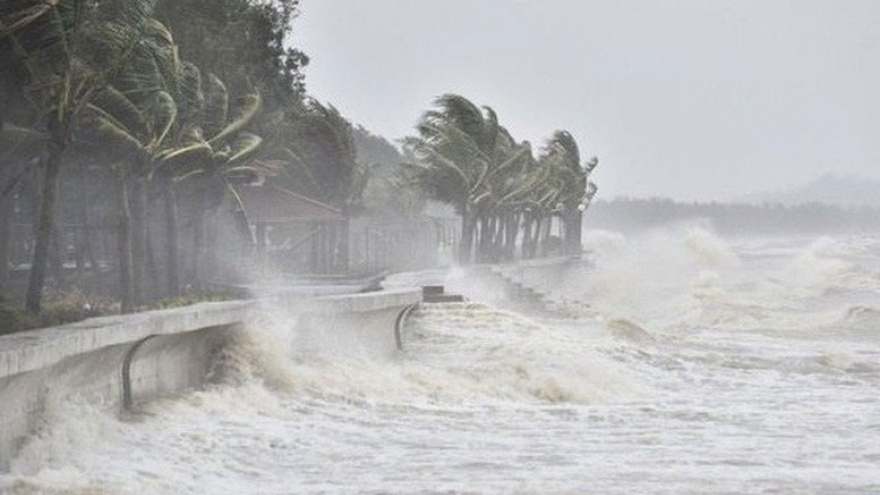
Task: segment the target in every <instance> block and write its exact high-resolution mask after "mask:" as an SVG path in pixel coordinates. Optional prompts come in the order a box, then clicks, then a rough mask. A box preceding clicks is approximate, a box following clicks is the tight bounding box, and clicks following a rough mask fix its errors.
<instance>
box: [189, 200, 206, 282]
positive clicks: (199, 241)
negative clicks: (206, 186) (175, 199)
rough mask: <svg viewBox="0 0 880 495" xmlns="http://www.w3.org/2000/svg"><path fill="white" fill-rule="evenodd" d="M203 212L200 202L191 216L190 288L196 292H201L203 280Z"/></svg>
mask: <svg viewBox="0 0 880 495" xmlns="http://www.w3.org/2000/svg"><path fill="white" fill-rule="evenodd" d="M205 212H206V210H205V209H204V208H202V202H201V201H199V202H198V206H197V207H196V211H195V215H194V216H193V251H192V256H193V260H192V270H193V280H192V286H193V288H195V290H196V291H197V292H201V291H202V288H203V284H202V281H203V280H202V279H203V278H204V275H205V274H204V264H203V259H204V253H205Z"/></svg>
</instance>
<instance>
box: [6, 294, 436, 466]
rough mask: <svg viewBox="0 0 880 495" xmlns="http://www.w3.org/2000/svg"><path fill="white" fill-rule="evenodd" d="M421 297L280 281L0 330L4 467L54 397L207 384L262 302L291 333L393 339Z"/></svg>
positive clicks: (142, 393)
mask: <svg viewBox="0 0 880 495" xmlns="http://www.w3.org/2000/svg"><path fill="white" fill-rule="evenodd" d="M352 290H356V288H352ZM420 300H421V291H420V290H419V289H417V288H413V289H396V290H390V291H377V292H369V293H363V294H360V293H358V294H336V295H330V296H315V295H309V294H304V293H303V291H302V290H297V291H283V292H280V293H276V294H274V295H272V296H267V297H263V298H259V299H254V300H243V301H230V302H216V303H200V304H195V305H192V306H187V307H182V308H176V309H169V310H159V311H149V312H144V313H137V314H133V315H124V316H109V317H102V318H92V319H89V320H85V321H81V322H77V323H73V324H69V325H63V326H59V327H53V328H46V329H39V330H33V331H29V332H22V333H17V334H12V335H6V336H0V470H6V469H8V467H9V463H10V461H11V460H12V459H13V458H14V456H15V454H16V452H17V451H18V449H19V448H20V446H21V444H22V443H23V442H24V441H25V440H26V439H27V437H28V435H30V434H31V433H32V432H33V431H34V430H35V429H36V428H38V427H39V425H40V422H41V419H42V417H43V413H44V411H45V410H46V408H47V407H49V406H50V405H54V406H55V407H57V405H58V404H63V403H64V401H67V400H73V399H74V398H75V399H77V400H86V401H90V402H94V403H96V404H101V405H104V406H106V407H108V408H111V409H113V408H115V409H117V410H119V411H122V410H124V409H125V408H126V407H128V406H130V405H131V404H133V403H136V402H141V401H145V400H150V399H153V398H156V397H161V396H168V395H174V394H179V393H182V392H184V391H186V390H189V389H196V388H198V387H201V386H204V385H205V384H206V380H207V377H208V375H209V371H210V369H211V367H212V363H213V362H214V358H215V357H216V356H217V354H218V352H219V351H220V350H222V349H223V348H224V347H225V346H228V345H230V343H232V342H234V341H235V337H236V336H237V335H241V334H242V333H246V332H248V331H250V330H252V329H253V328H254V326H255V325H257V324H258V323H257V322H258V321H259V319H260V317H261V316H262V315H263V314H264V313H265V312H266V311H267V308H275V309H279V310H283V313H284V315H286V317H288V318H289V319H290V320H289V321H290V325H289V327H290V332H291V333H293V332H295V331H296V330H297V329H303V328H305V327H308V328H309V329H312V328H314V329H315V330H316V331H317V333H316V334H317V335H330V334H332V333H334V332H347V333H352V332H355V333H356V332H360V331H361V330H362V327H363V329H369V331H370V334H371V338H372V339H375V340H379V341H380V345H381V346H382V347H383V348H387V349H394V346H395V344H394V319H395V318H396V316H397V314H399V313H400V312H401V311H402V310H403V309H404V308H406V307H407V306H409V305H410V304H413V303H416V302H419V301H420ZM294 342H295V341H294Z"/></svg>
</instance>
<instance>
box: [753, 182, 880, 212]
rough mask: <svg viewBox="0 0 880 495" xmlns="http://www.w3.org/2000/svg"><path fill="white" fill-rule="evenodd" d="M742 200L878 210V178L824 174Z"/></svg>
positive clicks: (879, 193)
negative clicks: (795, 184)
mask: <svg viewBox="0 0 880 495" xmlns="http://www.w3.org/2000/svg"><path fill="white" fill-rule="evenodd" d="M742 200H743V201H744V202H747V203H780V204H784V205H788V206H794V205H802V204H808V203H825V204H829V205H837V206H846V207H859V206H870V207H873V208H880V179H869V178H864V177H856V176H846V177H841V176H838V175H834V174H827V175H824V176H822V177H820V178H819V179H816V180H815V181H813V182H810V183H809V184H807V185H805V186H802V187H799V188H796V189H790V190H787V191H775V192H765V193H756V194H750V195H748V196H745V197H743V198H742Z"/></svg>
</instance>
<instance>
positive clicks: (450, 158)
mask: <svg viewBox="0 0 880 495" xmlns="http://www.w3.org/2000/svg"><path fill="white" fill-rule="evenodd" d="M416 130H417V132H418V135H417V136H413V137H410V138H407V139H406V141H405V144H406V146H407V148H408V149H409V150H411V152H412V153H413V154H414V155H415V157H416V158H417V161H415V162H413V163H412V164H410V166H409V170H410V173H411V176H412V179H413V181H414V182H415V183H417V184H418V185H419V186H420V187H421V188H423V189H424V190H425V191H426V193H427V194H428V195H429V196H431V197H432V198H434V199H437V200H439V201H443V202H445V203H448V204H450V205H452V206H453V207H454V208H455V209H456V211H457V212H458V214H459V215H461V218H462V223H461V242H460V246H459V258H460V261H461V262H463V263H468V262H471V261H473V260H474V259H476V260H478V261H499V260H504V259H507V260H509V259H513V258H514V249H515V247H516V246H517V245H520V246H521V249H522V257H523V258H530V257H534V256H536V255H537V254H538V253H539V250H544V251H546V250H548V249H550V248H551V246H550V243H551V240H550V232H551V222H552V219H553V218H554V217H559V218H561V219H562V221H563V226H564V229H563V230H564V240H563V241H562V246H561V247H562V250H563V251H564V252H566V253H578V252H580V235H581V233H580V232H581V231H580V225H581V216H582V213H583V211H584V210H585V209H586V208H587V206H588V205H589V203H590V201H591V200H592V198H593V196H594V195H595V194H596V191H597V188H596V186H595V184H593V183H592V182H589V181H588V177H589V174H590V172H591V171H592V170H593V168H595V167H596V165H597V164H598V161H597V160H596V159H595V158H593V159H591V160H590V161H589V162H588V163H585V164H583V165H582V164H581V156H580V151H579V149H578V145H577V142H576V141H575V139H574V138H573V137H572V136H571V134H569V133H568V132H565V131H557V132H555V133H554V134H553V135H552V136H551V137H550V139H548V141H547V143H546V145H545V146H544V148H543V149H542V150H541V153H540V155H539V156H538V157H537V158H536V157H535V156H534V155H533V152H532V147H531V145H530V144H529V143H528V142H518V141H517V140H516V139H514V138H513V136H511V135H510V133H509V132H508V131H507V129H506V128H505V127H504V126H502V125H501V124H500V122H499V119H498V115H497V114H496V113H495V111H494V110H493V109H492V108H490V107H482V108H480V107H478V106H477V105H475V104H474V103H472V102H471V101H470V100H468V99H467V98H465V97H463V96H460V95H454V94H447V95H443V96H441V97H439V98H438V99H437V100H436V102H435V108H434V109H433V110H429V111H428V112H426V113H425V114H424V115H423V116H422V119H421V122H420V123H419V125H418V126H417V129H416ZM520 235H521V236H522V239H521V240H519V241H518V239H519V237H520Z"/></svg>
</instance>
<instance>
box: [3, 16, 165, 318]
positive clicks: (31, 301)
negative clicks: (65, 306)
mask: <svg viewBox="0 0 880 495" xmlns="http://www.w3.org/2000/svg"><path fill="white" fill-rule="evenodd" d="M152 7H153V2H152V1H149V0H120V1H117V2H100V1H98V0H56V1H52V2H44V1H41V0H20V1H15V2H3V3H2V4H0V37H2V39H3V41H4V43H3V45H2V46H3V49H4V50H9V51H11V54H12V56H11V59H12V60H13V61H14V63H15V64H16V65H17V66H18V67H20V68H21V69H19V70H23V71H24V72H25V73H26V79H25V92H26V94H28V95H29V98H30V100H31V101H32V102H34V103H35V105H36V106H37V107H38V114H39V115H40V120H39V124H38V126H39V127H40V128H41V129H43V130H44V131H45V132H46V133H47V134H48V136H49V139H48V142H47V151H46V154H45V159H44V162H43V170H44V173H43V188H42V199H41V205H40V215H39V221H38V227H37V231H36V245H35V248H34V256H33V262H32V265H31V272H30V280H29V285H28V291H27V296H26V306H27V308H28V310H30V311H32V312H38V311H39V310H40V307H41V303H42V294H43V287H44V284H45V276H46V261H47V256H48V253H49V243H50V241H51V238H52V235H53V232H54V230H55V205H56V200H57V196H58V178H59V174H60V171H61V168H62V166H63V162H64V155H65V152H66V151H67V149H68V148H69V146H70V144H71V139H72V135H73V131H74V126H75V121H76V117H77V116H78V115H79V113H80V112H81V111H82V109H83V108H84V107H85V105H86V104H87V103H88V102H89V101H90V100H91V97H92V96H93V94H94V92H95V91H96V90H97V89H99V88H100V87H102V86H103V81H104V80H106V79H107V77H108V76H110V75H111V74H112V73H113V72H114V71H115V70H117V68H118V67H119V65H120V62H121V61H122V60H124V59H125V57H126V56H127V55H128V53H129V52H130V50H131V48H132V47H133V46H134V45H135V44H136V43H137V40H138V39H139V37H140V30H141V28H142V26H143V24H144V23H145V22H146V21H147V20H148V19H149V16H150V13H151V11H152Z"/></svg>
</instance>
